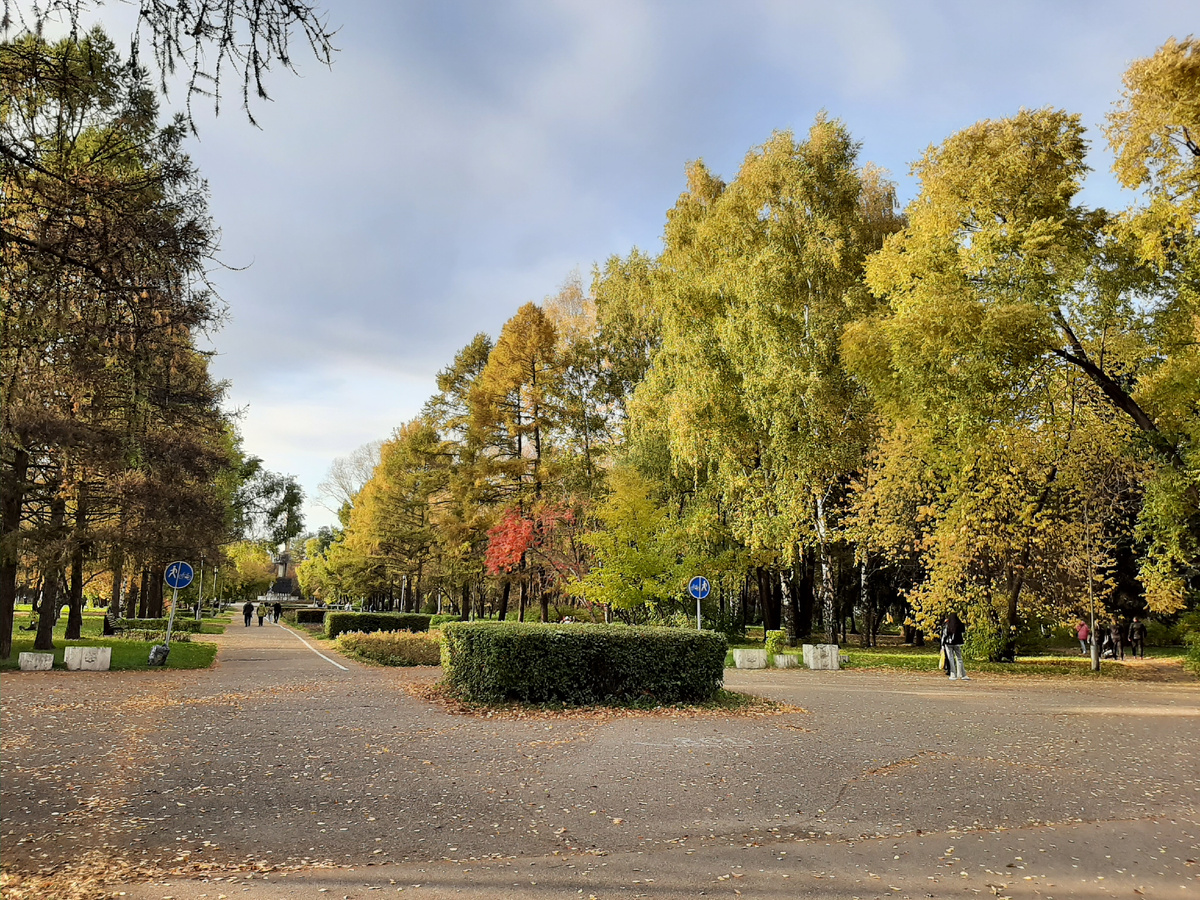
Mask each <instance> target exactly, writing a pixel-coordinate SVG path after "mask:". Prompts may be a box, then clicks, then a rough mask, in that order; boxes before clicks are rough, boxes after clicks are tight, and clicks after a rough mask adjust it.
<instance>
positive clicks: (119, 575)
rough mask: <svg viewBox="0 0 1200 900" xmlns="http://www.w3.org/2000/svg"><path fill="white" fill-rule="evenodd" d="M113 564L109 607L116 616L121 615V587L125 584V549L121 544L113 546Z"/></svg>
mask: <svg viewBox="0 0 1200 900" xmlns="http://www.w3.org/2000/svg"><path fill="white" fill-rule="evenodd" d="M110 565H111V566H112V594H111V595H109V599H108V608H109V609H110V610H112V614H113V615H114V616H119V615H121V589H122V588H123V587H124V586H125V584H124V581H125V551H124V549H122V548H121V547H120V545H118V546H116V547H114V548H113V552H112V557H111V563H110Z"/></svg>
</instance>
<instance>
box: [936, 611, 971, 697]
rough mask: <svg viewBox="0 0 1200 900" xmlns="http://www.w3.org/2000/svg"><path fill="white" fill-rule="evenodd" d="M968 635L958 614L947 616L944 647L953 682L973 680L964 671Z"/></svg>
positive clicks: (943, 640)
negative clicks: (963, 647)
mask: <svg viewBox="0 0 1200 900" xmlns="http://www.w3.org/2000/svg"><path fill="white" fill-rule="evenodd" d="M966 633H967V630H966V628H964V627H963V623H962V621H961V620H960V619H959V618H958V613H950V615H948V616H946V624H945V625H943V626H942V646H943V647H945V648H946V662H947V664H948V665H949V667H950V680H951V681H970V680H971V678H970V676H969V675H967V673H966V671H965V670H964V669H963V655H962V645H963V638H965V637H966Z"/></svg>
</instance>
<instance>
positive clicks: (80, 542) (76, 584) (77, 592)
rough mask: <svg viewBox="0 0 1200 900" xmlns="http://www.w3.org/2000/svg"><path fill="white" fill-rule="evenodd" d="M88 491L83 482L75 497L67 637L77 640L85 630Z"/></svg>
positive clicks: (70, 639) (69, 639) (85, 483)
mask: <svg viewBox="0 0 1200 900" xmlns="http://www.w3.org/2000/svg"><path fill="white" fill-rule="evenodd" d="M87 516H88V492H87V482H86V481H84V482H81V483H80V485H79V493H78V496H77V497H76V498H75V534H74V535H73V537H72V539H71V590H70V593H69V594H68V595H67V603H68V609H69V610H70V611H69V612H68V614H67V631H66V635H65V637H66V639H67V640H68V641H77V640H79V636H80V634H81V633H82V631H83V561H84V556H85V553H86V544H87Z"/></svg>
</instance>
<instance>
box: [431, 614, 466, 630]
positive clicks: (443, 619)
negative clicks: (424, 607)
mask: <svg viewBox="0 0 1200 900" xmlns="http://www.w3.org/2000/svg"><path fill="white" fill-rule="evenodd" d="M461 618H462V616H456V615H453V614H452V613H436V614H435V615H432V616H430V617H429V627H430V628H441V627H442V626H443V625H445V624H446V623H447V622H458V621H459V620H461Z"/></svg>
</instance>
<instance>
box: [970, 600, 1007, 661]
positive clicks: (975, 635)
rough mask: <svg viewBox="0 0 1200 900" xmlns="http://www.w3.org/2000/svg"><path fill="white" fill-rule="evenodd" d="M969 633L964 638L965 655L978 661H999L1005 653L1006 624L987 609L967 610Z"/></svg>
mask: <svg viewBox="0 0 1200 900" xmlns="http://www.w3.org/2000/svg"><path fill="white" fill-rule="evenodd" d="M966 626H967V633H966V636H965V637H964V638H963V656H965V657H966V658H967V659H972V660H975V661H976V662H999V661H1000V658H1001V657H1002V656H1003V655H1004V644H1005V641H1004V626H1003V625H1001V624H1000V623H999V622H997V621H996V620H994V619H993V618H992V617H991V616H990V615H988V611H987V610H978V611H977V610H976V609H975V608H974V607H972V608H971V609H969V610H968V611H967V622H966Z"/></svg>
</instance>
